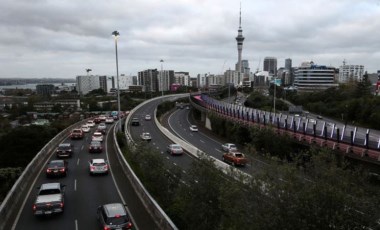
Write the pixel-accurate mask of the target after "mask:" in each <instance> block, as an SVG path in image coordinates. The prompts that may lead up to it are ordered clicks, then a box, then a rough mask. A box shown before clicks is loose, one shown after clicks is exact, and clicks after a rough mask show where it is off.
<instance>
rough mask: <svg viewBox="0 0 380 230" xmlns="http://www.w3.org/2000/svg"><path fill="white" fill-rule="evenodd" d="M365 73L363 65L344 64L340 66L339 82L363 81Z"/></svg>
mask: <svg viewBox="0 0 380 230" xmlns="http://www.w3.org/2000/svg"><path fill="white" fill-rule="evenodd" d="M363 75H364V66H363V65H345V62H343V65H342V66H340V67H339V83H347V82H349V81H361V80H362V79H363Z"/></svg>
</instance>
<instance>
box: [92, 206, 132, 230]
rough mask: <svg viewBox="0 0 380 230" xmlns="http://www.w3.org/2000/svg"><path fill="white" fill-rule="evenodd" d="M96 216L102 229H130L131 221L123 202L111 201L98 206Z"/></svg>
mask: <svg viewBox="0 0 380 230" xmlns="http://www.w3.org/2000/svg"><path fill="white" fill-rule="evenodd" d="M97 218H98V220H99V223H100V226H101V227H102V229H109V230H111V229H131V228H132V222H131V218H130V217H129V215H128V213H127V210H126V208H125V206H124V205H123V204H120V203H112V204H104V205H101V206H99V207H98V210H97Z"/></svg>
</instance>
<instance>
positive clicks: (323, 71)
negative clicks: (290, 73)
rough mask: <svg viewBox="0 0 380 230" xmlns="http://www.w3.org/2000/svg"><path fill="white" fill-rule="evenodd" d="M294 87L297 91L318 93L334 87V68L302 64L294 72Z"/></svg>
mask: <svg viewBox="0 0 380 230" xmlns="http://www.w3.org/2000/svg"><path fill="white" fill-rule="evenodd" d="M294 86H296V87H297V89H298V91H318V90H326V89H328V88H330V87H336V86H338V84H336V83H335V68H334V67H332V66H324V65H315V64H314V62H304V63H302V64H301V66H300V67H298V68H297V69H296V70H295V72H294Z"/></svg>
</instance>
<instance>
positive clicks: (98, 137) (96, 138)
mask: <svg viewBox="0 0 380 230" xmlns="http://www.w3.org/2000/svg"><path fill="white" fill-rule="evenodd" d="M91 141H99V142H103V134H102V133H101V132H95V133H94V134H93V135H92V138H91Z"/></svg>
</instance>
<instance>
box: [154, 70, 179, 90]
mask: <svg viewBox="0 0 380 230" xmlns="http://www.w3.org/2000/svg"><path fill="white" fill-rule="evenodd" d="M157 79H158V82H157V84H158V91H160V92H161V91H162V89H163V90H164V91H168V90H169V89H170V85H171V84H173V83H174V79H175V77H174V71H173V70H162V71H161V70H160V71H158V78H157Z"/></svg>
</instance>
